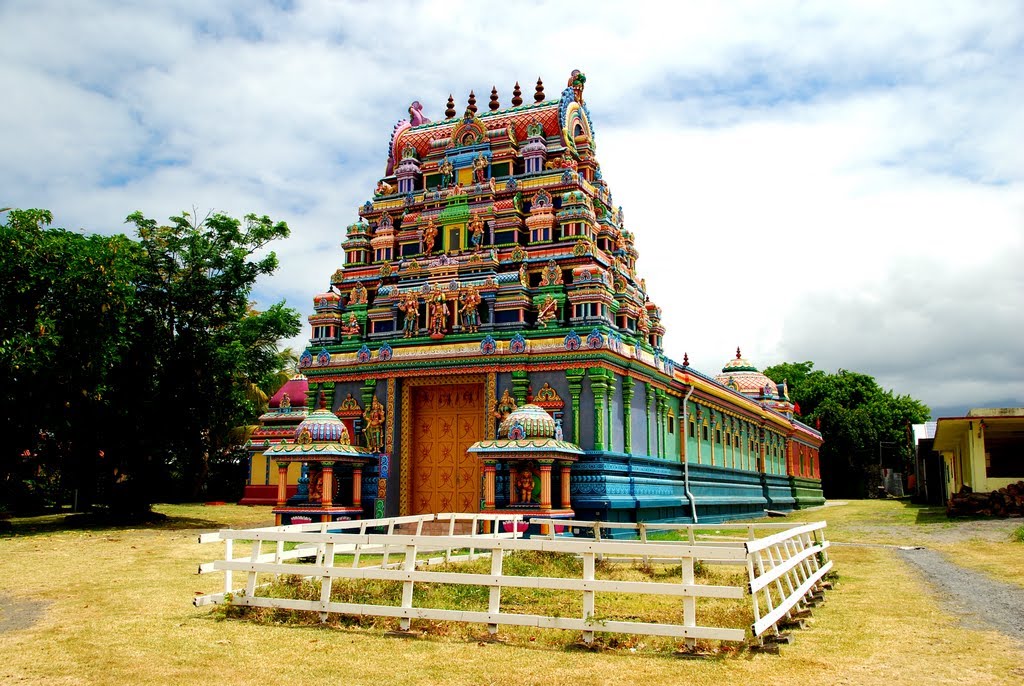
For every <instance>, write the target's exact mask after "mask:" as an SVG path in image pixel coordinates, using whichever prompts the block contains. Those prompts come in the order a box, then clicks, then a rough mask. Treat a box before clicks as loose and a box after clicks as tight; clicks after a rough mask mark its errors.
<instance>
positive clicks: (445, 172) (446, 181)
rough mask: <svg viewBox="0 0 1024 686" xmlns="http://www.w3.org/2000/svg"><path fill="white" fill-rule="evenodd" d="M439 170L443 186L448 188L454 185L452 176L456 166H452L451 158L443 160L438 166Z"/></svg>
mask: <svg viewBox="0 0 1024 686" xmlns="http://www.w3.org/2000/svg"><path fill="white" fill-rule="evenodd" d="M437 170H438V171H439V172H441V188H448V187H449V186H451V185H452V176H453V175H454V173H455V167H453V166H452V162H451V160H449V159H448V158H447V157H446V158H444V159H443V160H441V164H439V165H438V166H437Z"/></svg>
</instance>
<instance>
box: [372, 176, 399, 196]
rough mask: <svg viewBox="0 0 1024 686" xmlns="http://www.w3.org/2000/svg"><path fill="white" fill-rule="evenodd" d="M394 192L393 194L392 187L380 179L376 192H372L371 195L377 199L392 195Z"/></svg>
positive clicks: (393, 188)
mask: <svg viewBox="0 0 1024 686" xmlns="http://www.w3.org/2000/svg"><path fill="white" fill-rule="evenodd" d="M394 192H395V187H394V186H392V185H391V184H390V183H388V182H387V181H385V180H384V179H381V180H380V181H379V182H378V183H377V190H375V191H374V192H373V194H374V195H375V196H377V197H381V196H385V195H393V194H394Z"/></svg>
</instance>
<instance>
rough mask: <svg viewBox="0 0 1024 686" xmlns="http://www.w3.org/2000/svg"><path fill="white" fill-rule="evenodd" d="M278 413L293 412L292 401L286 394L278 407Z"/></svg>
mask: <svg viewBox="0 0 1024 686" xmlns="http://www.w3.org/2000/svg"><path fill="white" fill-rule="evenodd" d="M277 409H278V411H280V412H291V411H292V399H291V397H290V396H289V395H288V394H287V393H285V394H283V395H282V396H281V404H280V405H278V408H277Z"/></svg>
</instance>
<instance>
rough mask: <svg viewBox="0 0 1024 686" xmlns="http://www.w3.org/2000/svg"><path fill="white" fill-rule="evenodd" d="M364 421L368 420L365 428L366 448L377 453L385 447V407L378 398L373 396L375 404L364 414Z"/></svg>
mask: <svg viewBox="0 0 1024 686" xmlns="http://www.w3.org/2000/svg"><path fill="white" fill-rule="evenodd" d="M363 419H365V420H366V426H365V427H364V428H363V436H365V437H366V447H367V448H369V449H370V450H372V451H374V452H377V451H379V450H380V449H381V448H382V447H383V446H384V406H383V405H381V404H380V401H379V400H377V396H373V402H372V403H371V404H370V406H369V407H368V408H366V412H364V413H363Z"/></svg>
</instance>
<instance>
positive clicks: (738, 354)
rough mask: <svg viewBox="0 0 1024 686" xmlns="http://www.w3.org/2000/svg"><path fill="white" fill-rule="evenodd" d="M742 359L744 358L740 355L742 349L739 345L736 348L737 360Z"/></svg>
mask: <svg viewBox="0 0 1024 686" xmlns="http://www.w3.org/2000/svg"><path fill="white" fill-rule="evenodd" d="M741 357H743V356H742V355H740V347H739V346H738V345H737V346H736V359H737V360H738V359H740V358H741Z"/></svg>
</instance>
